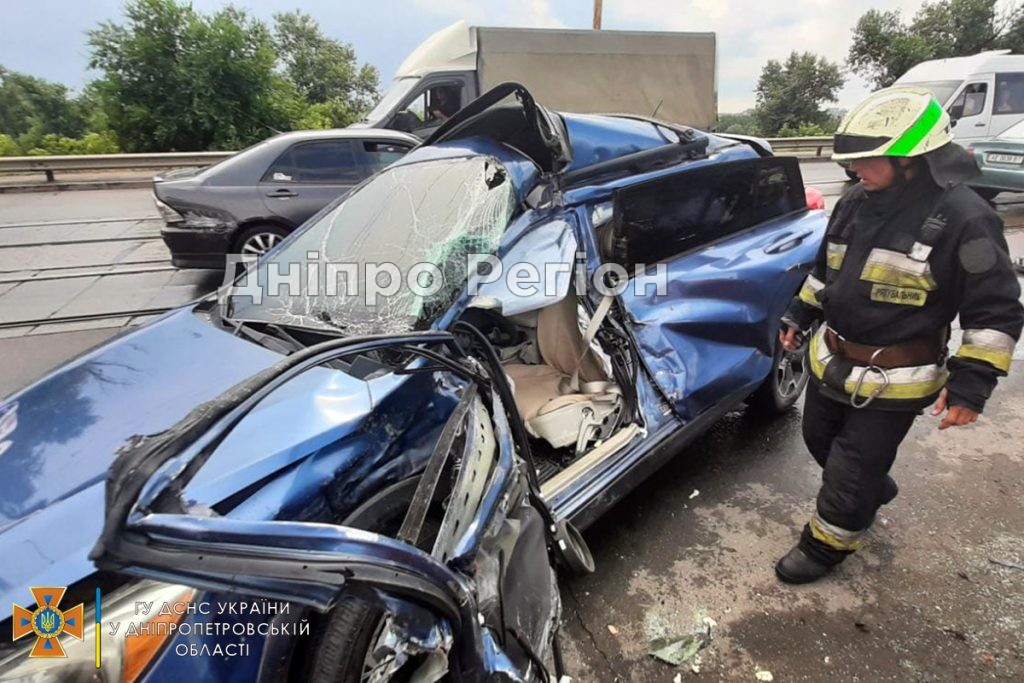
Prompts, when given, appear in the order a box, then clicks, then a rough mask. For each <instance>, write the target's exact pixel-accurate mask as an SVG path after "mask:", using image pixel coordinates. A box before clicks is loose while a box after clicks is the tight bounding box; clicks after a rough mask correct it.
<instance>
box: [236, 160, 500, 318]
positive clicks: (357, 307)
mask: <svg viewBox="0 0 1024 683" xmlns="http://www.w3.org/2000/svg"><path fill="white" fill-rule="evenodd" d="M515 206H516V202H515V192H514V189H513V185H512V182H511V180H510V179H509V177H508V172H507V171H506V170H505V168H504V167H503V166H502V165H501V164H500V163H499V162H498V161H497V160H496V159H493V158H491V157H484V156H474V157H468V158H458V159H444V160H436V161H425V162H420V163H416V164H409V165H404V166H398V167H395V168H391V169H387V170H385V171H383V172H382V173H381V174H380V175H378V176H376V177H374V178H373V179H371V180H370V181H369V182H368V183H367V184H365V185H363V186H362V187H361V188H359V189H357V190H356V191H355V192H353V193H352V194H351V195H349V196H348V197H347V198H346V199H345V200H344V201H342V202H341V203H340V204H338V205H337V206H336V207H334V208H333V209H331V210H329V211H327V212H326V213H324V214H323V215H321V216H320V218H319V219H317V220H316V222H315V223H313V224H312V225H310V226H309V227H308V228H306V229H305V230H304V231H303V232H302V233H301V234H300V235H298V236H297V237H296V238H295V239H294V240H292V241H291V242H290V243H289V244H287V245H285V246H284V247H282V249H281V250H280V251H278V252H276V253H274V254H272V255H271V256H270V257H269V258H268V259H266V260H265V261H263V262H261V263H260V265H259V267H258V268H257V269H256V271H255V274H252V273H250V274H249V275H248V276H247V277H248V278H253V277H255V278H256V282H258V285H259V293H260V296H258V297H255V298H254V297H252V296H249V294H250V291H251V290H250V289H249V288H247V287H246V286H244V285H243V284H242V283H241V282H239V283H236V288H235V290H234V292H233V293H232V296H231V303H232V315H233V317H235V318H237V319H240V320H249V321H255V322H268V323H279V324H288V325H295V326H300V327H308V328H313V329H323V330H324V331H330V332H332V333H335V334H336V333H337V332H338V331H339V330H341V331H343V332H344V334H346V335H363V334H385V333H395V332H403V331H408V330H410V329H423V328H426V327H429V326H430V324H431V323H432V322H433V321H434V320H435V319H436V318H437V316H439V315H441V314H442V313H444V311H446V310H447V309H448V307H449V306H450V305H451V304H452V302H453V301H454V300H455V297H456V296H458V294H459V292H461V291H462V289H463V287H464V286H465V282H466V279H467V274H468V269H469V268H471V267H474V264H473V263H471V262H470V258H471V255H473V254H478V255H480V256H479V257H478V259H477V260H479V259H480V258H483V256H484V255H487V254H491V253H493V252H494V251H495V249H496V248H497V245H498V241H499V240H500V238H501V234H502V233H503V232H504V230H505V228H506V226H507V225H508V223H509V220H510V219H511V217H512V214H513V211H514V209H515ZM281 283H287V284H286V285H282V284H281ZM245 284H249V283H248V282H246V283H245ZM275 284H276V285H278V286H277V287H275ZM250 286H251V285H250ZM275 292H276V293H275ZM257 298H258V299H260V301H256V299H257Z"/></svg>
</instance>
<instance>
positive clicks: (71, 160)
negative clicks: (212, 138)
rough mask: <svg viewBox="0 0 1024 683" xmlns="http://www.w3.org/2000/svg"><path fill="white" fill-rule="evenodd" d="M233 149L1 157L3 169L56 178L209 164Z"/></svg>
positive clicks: (50, 179)
mask: <svg viewBox="0 0 1024 683" xmlns="http://www.w3.org/2000/svg"><path fill="white" fill-rule="evenodd" d="M232 154H234V152H165V153H162V154H70V155H66V156H38V157H0V173H31V172H34V171H38V172H40V173H45V174H46V180H47V181H49V182H53V180H54V176H53V174H54V173H55V172H57V171H109V170H118V169H120V170H131V169H146V168H180V167H186V166H209V165H210V164H215V163H217V162H218V161H221V160H223V159H227V158H228V157H229V156H231V155H232Z"/></svg>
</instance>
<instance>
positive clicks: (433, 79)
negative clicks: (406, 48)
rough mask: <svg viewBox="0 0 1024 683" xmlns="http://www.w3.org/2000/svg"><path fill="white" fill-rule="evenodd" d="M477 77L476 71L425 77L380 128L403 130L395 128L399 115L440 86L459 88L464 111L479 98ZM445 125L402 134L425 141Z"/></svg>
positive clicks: (452, 72) (435, 74)
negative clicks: (429, 91)
mask: <svg viewBox="0 0 1024 683" xmlns="http://www.w3.org/2000/svg"><path fill="white" fill-rule="evenodd" d="M475 76H476V72H475V71H446V72H441V73H433V74H430V75H428V76H424V77H423V78H422V79H421V80H420V82H419V83H417V84H416V86H415V87H414V88H413V89H412V91H411V92H410V93H409V94H408V95H406V96H405V97H403V98H402V100H401V102H399V104H398V106H396V107H395V108H394V111H392V113H391V114H390V115H389V116H388V118H387V120H386V121H385V122H384V123H382V124H380V127H381V128H387V129H389V130H401V129H400V128H395V127H394V122H395V119H396V118H397V117H398V115H399V114H401V113H402V112H403V111H406V109H407V108H408V106H409V104H411V103H412V102H414V101H415V100H416V99H417V98H419V97H423V95H424V94H425V93H426V92H427V91H428V90H430V89H431V88H436V87H437V86H439V85H453V86H458V88H459V93H460V95H459V96H460V98H461V99H460V102H459V109H462V108H463V107H465V106H466V105H467V104H469V103H470V102H472V101H473V100H474V99H476V97H477V92H476V88H477V86H476V78H475ZM428 113H429V112H424V115H426V114H428ZM421 123H423V122H421ZM443 124H444V122H441V123H438V124H437V125H436V126H424V127H423V128H420V129H418V130H419V131H420V132H415V131H412V130H409V131H402V132H405V133H408V134H409V135H415V136H416V137H418V138H421V139H423V140H425V139H427V138H428V137H430V136H431V135H433V134H434V132H436V131H437V129H438V128H440V127H441V126H442V125H443Z"/></svg>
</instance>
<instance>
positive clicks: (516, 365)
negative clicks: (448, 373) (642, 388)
mask: <svg viewBox="0 0 1024 683" xmlns="http://www.w3.org/2000/svg"><path fill="white" fill-rule="evenodd" d="M611 303H612V300H611V299H608V300H607V302H603V303H602V304H601V305H600V306H599V307H598V310H596V311H594V312H593V313H588V312H587V311H586V307H585V306H584V304H583V301H582V299H581V298H580V297H578V296H577V295H576V293H575V291H573V290H572V289H571V288H570V290H569V292H568V293H567V295H566V296H565V297H564V298H562V299H561V300H559V301H558V302H557V303H553V304H550V305H548V306H546V307H544V308H541V309H539V310H535V311H530V312H527V313H522V314H518V315H513V316H508V317H504V316H502V315H501V314H500V313H498V312H497V311H494V310H492V309H486V308H475V307H470V308H469V309H468V310H467V311H466V312H465V313H464V314H463V316H462V320H464V321H466V322H468V323H470V324H472V325H474V326H475V327H477V328H478V329H479V330H481V332H483V333H484V335H485V336H486V337H487V338H488V341H489V342H490V343H491V345H492V346H493V347H494V349H495V350H496V352H497V353H498V355H499V357H500V358H501V361H502V365H503V366H504V369H505V375H506V377H507V378H508V380H509V383H510V384H511V387H512V393H513V396H514V397H515V402H516V408H517V410H518V412H519V415H520V417H521V418H522V420H523V423H524V425H525V427H526V431H527V434H528V435H529V437H530V440H531V451H532V454H533V459H534V462H535V465H536V466H537V470H538V476H539V479H540V480H541V482H542V483H543V482H547V481H548V480H550V479H552V478H554V477H555V476H556V475H561V476H560V478H571V477H574V476H576V475H578V473H579V470H580V469H581V468H585V466H586V465H587V464H588V463H589V464H593V462H596V461H598V460H600V459H601V458H603V457H604V456H606V455H608V454H609V453H610V452H615V451H617V450H618V449H619V447H621V445H624V444H625V443H628V441H629V438H631V436H632V434H633V433H635V431H637V430H638V425H637V422H638V420H637V417H636V415H635V414H634V409H633V406H634V405H635V398H634V397H633V396H632V395H631V394H630V392H631V391H632V390H633V389H632V387H633V383H632V381H631V380H627V381H623V378H624V377H628V376H629V375H630V372H631V369H633V368H635V366H634V364H633V360H632V359H628V358H624V357H623V353H622V349H623V348H625V346H624V345H623V346H620V345H617V344H608V343H607V342H605V341H602V339H604V340H607V339H610V338H615V332H613V330H614V329H616V328H618V326H617V323H616V322H615V321H614V320H613V319H612V316H611V315H608V312H607V306H609V305H611ZM602 307H604V308H605V309H606V310H605V311H602V310H601V308H602ZM599 328H600V331H601V334H600V335H599V334H598V329H599ZM618 329H621V328H618ZM627 428H628V433H620V432H624V430H626V429H627ZM623 437H626V438H623ZM595 453H596V454H597V455H596V456H595V455H594V454H595ZM584 456H587V462H581V461H583V460H584ZM570 468H571V471H570Z"/></svg>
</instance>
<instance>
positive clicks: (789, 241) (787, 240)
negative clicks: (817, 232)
mask: <svg viewBox="0 0 1024 683" xmlns="http://www.w3.org/2000/svg"><path fill="white" fill-rule="evenodd" d="M811 233H812V231H811V230H808V231H806V232H802V233H800V234H799V235H796V236H795V237H790V236H789V235H785V236H783V237H782V238H780V239H779V241H777V242H775V243H774V244H769V245H768V246H767V247H765V248H764V253H766V254H781V253H782V252H784V251H789V250H790V249H795V248H796V247H797V246H799V244H800V243H801V242H803V241H804V240H805V239H807V238H808V237H810V236H811Z"/></svg>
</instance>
